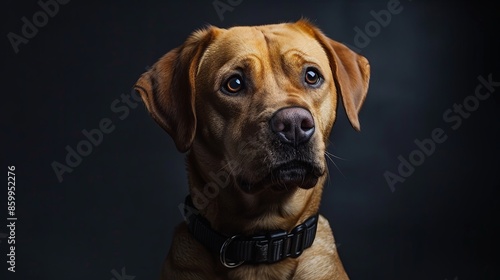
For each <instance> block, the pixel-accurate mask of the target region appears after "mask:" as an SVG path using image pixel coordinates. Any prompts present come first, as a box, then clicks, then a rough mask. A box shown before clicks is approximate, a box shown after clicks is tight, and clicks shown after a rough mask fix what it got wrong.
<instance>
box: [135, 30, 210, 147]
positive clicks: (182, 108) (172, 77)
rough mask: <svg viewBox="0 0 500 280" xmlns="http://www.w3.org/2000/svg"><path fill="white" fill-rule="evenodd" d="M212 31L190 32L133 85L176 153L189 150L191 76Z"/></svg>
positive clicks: (192, 134) (192, 101)
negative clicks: (174, 146)
mask: <svg viewBox="0 0 500 280" xmlns="http://www.w3.org/2000/svg"><path fill="white" fill-rule="evenodd" d="M216 32H217V29H216V28H215V27H209V28H207V29H204V30H200V31H196V32H194V33H193V34H192V35H191V36H190V37H189V38H188V39H187V40H186V42H185V43H184V44H182V45H181V46H180V47H177V48H175V49H173V50H171V51H169V52H168V53H167V54H165V55H164V56H163V57H162V58H160V59H159V60H158V62H156V63H155V64H154V65H153V67H152V68H151V69H149V71H147V72H145V73H144V74H142V76H141V77H140V78H139V80H138V81H137V83H136V84H135V85H134V89H135V90H136V91H137V92H139V94H140V96H141V97H142V100H143V101H144V104H145V105H146V108H147V109H148V111H149V113H150V114H151V116H152V117H153V119H154V120H155V121H156V122H157V123H158V124H159V125H160V126H161V127H162V128H163V129H164V130H166V131H167V133H168V134H169V135H170V136H171V137H172V139H173V140H174V142H175V145H176V147H177V149H178V150H179V151H180V152H186V151H187V150H189V149H190V147H191V144H192V143H193V140H194V137H195V132H196V112H195V75H196V71H197V68H198V63H199V61H200V59H201V57H202V55H203V53H204V51H205V49H206V48H207V47H208V45H209V44H210V42H211V41H212V40H213V38H214V37H215V36H216Z"/></svg>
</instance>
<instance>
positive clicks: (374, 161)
mask: <svg viewBox="0 0 500 280" xmlns="http://www.w3.org/2000/svg"><path fill="white" fill-rule="evenodd" d="M222 2H225V1H222ZM388 2H389V1H273V2H272V3H271V1H243V2H242V3H241V4H239V5H237V6H236V7H234V9H233V10H232V11H227V12H225V13H224V14H223V20H222V19H221V18H220V17H219V16H218V14H217V12H216V10H215V9H214V7H213V5H212V3H213V1H184V2H182V4H181V1H175V4H173V3H174V1H156V2H152V1H150V2H144V1H107V2H106V3H89V2H88V1H78V0H74V1H70V2H69V3H68V4H66V5H59V11H58V13H57V14H56V15H55V16H54V17H51V18H50V19H49V21H48V23H47V24H46V25H45V26H43V27H41V28H39V30H38V33H37V34H36V36H34V37H33V38H32V39H29V42H28V43H27V44H21V45H20V46H19V52H18V53H17V54H16V53H15V52H14V50H13V48H12V46H11V44H10V43H9V40H8V38H7V34H8V33H9V32H14V33H16V34H21V27H22V25H23V22H22V21H21V18H22V17H24V16H26V17H27V18H28V19H30V21H31V19H32V16H33V14H34V13H35V12H37V11H39V10H41V8H40V6H38V4H37V1H35V0H30V1H4V3H3V6H2V9H1V20H2V25H1V27H2V33H1V35H2V37H1V38H2V39H1V40H0V46H1V48H2V49H1V54H2V63H1V66H2V72H1V73H2V80H1V81H2V96H4V98H3V101H2V102H0V104H1V113H2V118H1V122H2V132H1V133H2V137H1V141H2V145H3V149H2V150H1V152H2V154H1V160H2V165H1V168H4V172H6V171H7V166H9V165H15V166H16V216H17V217H18V221H17V223H16V246H17V247H16V271H17V272H16V273H15V275H14V274H12V273H8V274H7V276H8V278H5V277H3V276H0V278H1V279H51V280H58V279H113V278H114V279H116V280H120V279H119V277H118V278H117V277H116V275H115V274H116V273H118V275H120V274H121V272H122V268H124V269H125V272H126V275H130V276H135V279H136V280H143V279H158V276H159V271H160V266H161V263H162V261H163V259H164V257H165V255H166V253H167V250H168V248H169V244H170V239H171V235H172V232H173V228H174V226H175V225H176V224H178V223H179V222H181V220H182V218H181V215H180V212H179V210H178V205H179V203H180V202H182V201H183V199H184V197H185V195H186V194H187V185H186V184H187V183H186V174H185V171H184V163H183V155H181V154H179V153H178V152H177V151H176V149H175V146H174V144H173V142H172V140H171V139H170V138H169V137H168V136H167V134H166V133H164V131H163V130H161V129H160V128H159V127H158V126H157V125H156V124H155V123H154V122H153V121H152V120H151V119H150V117H149V115H148V114H147V112H146V110H145V109H144V106H143V105H142V104H138V106H137V107H136V108H130V112H129V114H128V115H127V116H126V117H124V115H122V114H124V113H123V112H121V113H116V112H114V111H113V110H112V109H111V104H112V103H113V102H114V101H115V100H118V101H117V102H121V101H120V98H121V97H120V96H121V95H129V94H130V89H131V87H132V85H133V84H134V82H135V81H136V80H137V78H138V77H139V75H140V74H141V73H142V72H144V71H145V69H146V68H147V67H148V66H149V65H152V64H153V63H154V62H155V61H156V60H157V59H158V58H159V57H160V56H161V55H162V54H164V53H166V52H167V51H168V50H170V49H172V48H174V47H176V46H178V45H180V44H181V43H182V42H183V40H184V39H185V38H186V37H187V36H188V35H189V34H190V33H191V32H192V31H193V30H195V29H197V28H200V27H203V26H205V25H206V24H213V25H216V26H219V27H230V26H233V25H256V24H266V23H277V22H283V21H295V20H297V19H299V18H300V17H302V16H304V17H307V18H309V19H310V20H311V21H312V22H314V23H316V24H317V25H318V26H319V27H320V28H321V29H322V30H323V31H324V32H325V33H326V34H327V35H328V36H330V37H331V38H333V39H335V40H337V41H340V42H344V43H346V44H349V45H350V46H353V47H356V44H355V41H354V36H355V34H356V33H355V31H354V28H355V27H359V28H361V29H364V28H365V26H366V25H367V24H368V23H369V22H370V21H372V20H373V16H372V15H371V14H370V12H371V11H375V12H378V11H380V10H382V9H386V8H387V3H388ZM400 5H401V7H403V10H402V11H401V12H400V13H399V14H395V15H392V17H391V21H390V23H389V24H388V25H387V26H386V27H381V29H380V32H379V33H378V34H377V35H376V36H374V37H373V38H371V41H370V43H369V44H368V45H367V46H365V47H363V48H359V49H360V51H361V54H362V55H364V56H366V57H367V58H368V60H369V61H370V63H371V70H372V75H371V80H370V90H369V93H368V98H367V100H366V103H365V104H364V107H363V109H362V111H361V114H360V121H361V125H362V131H361V132H360V133H356V132H355V131H354V130H353V129H352V128H351V127H350V126H349V123H348V121H347V118H346V116H345V114H344V113H343V109H342V108H340V107H339V115H338V120H337V123H336V125H335V127H334V130H333V133H332V137H331V141H332V144H331V145H330V146H329V151H330V152H331V153H333V154H335V155H336V156H338V157H341V158H342V159H334V161H335V163H336V165H337V166H338V167H337V168H336V167H335V166H334V165H333V164H332V163H331V162H330V180H329V184H328V185H326V186H325V193H324V197H323V200H322V210H321V211H322V214H323V215H324V216H326V217H327V218H328V219H329V220H330V223H331V225H332V227H333V230H334V235H335V237H336V240H337V242H338V243H339V251H340V255H341V258H342V260H343V263H344V266H345V268H346V270H347V272H348V274H349V275H350V277H351V279H440V280H443V279H460V280H462V279H498V278H499V277H500V276H499V275H500V273H499V272H497V271H496V270H497V268H498V261H499V258H498V257H497V254H498V251H497V249H498V245H497V244H498V242H499V231H498V230H497V227H498V224H499V215H498V196H497V189H498V188H499V187H500V184H499V175H498V174H499V164H498V158H499V156H500V152H499V148H498V144H499V143H500V138H499V136H498V135H499V134H498V132H499V128H500V126H499V122H498V115H497V110H498V105H499V102H500V99H499V97H498V91H500V87H497V88H496V89H497V91H495V92H494V93H492V94H491V96H490V97H489V98H488V99H487V100H484V101H480V104H479V107H478V109H477V110H475V111H473V112H471V114H470V117H469V118H467V119H463V122H462V124H461V126H460V127H459V128H458V129H456V130H453V129H452V128H451V125H452V124H453V123H449V122H446V121H445V120H444V119H443V113H444V112H446V111H447V110H448V109H452V108H453V104H455V103H457V104H462V103H463V100H464V98H466V97H467V96H470V95H473V94H474V91H475V88H476V86H477V85H478V84H479V81H478V79H477V78H478V76H483V77H485V78H487V77H488V75H489V74H492V75H493V76H492V77H493V80H495V81H500V74H499V73H498V70H499V69H500V67H499V63H498V62H499V55H498V51H497V48H498V47H499V44H498V42H499V39H498V37H499V35H500V32H499V28H498V27H496V26H495V24H497V21H498V15H499V14H500V13H499V10H498V8H494V4H487V3H480V2H475V4H468V3H466V2H457V1H449V2H444V1H440V2H436V1H407V0H401V4H400ZM483 90H484V89H483ZM119 104H121V105H123V103H119ZM120 117H124V118H123V120H122V119H120ZM103 118H109V119H111V121H112V123H113V125H114V127H115V129H114V131H112V132H111V133H109V134H105V135H104V137H103V140H102V143H100V144H99V145H98V146H96V147H93V150H92V152H91V153H90V154H89V155H88V156H86V157H83V159H82V161H81V163H80V164H79V165H78V166H76V167H75V168H74V170H73V171H72V172H71V173H65V174H64V175H63V181H62V182H59V181H58V179H57V177H56V175H55V173H54V171H53V169H52V167H51V164H52V163H53V162H54V161H57V162H60V163H63V164H64V163H65V157H66V154H67V151H66V150H65V147H66V146H68V145H69V146H70V147H72V148H73V149H75V148H76V146H77V144H78V143H79V142H80V141H82V140H85V139H86V138H85V136H84V135H83V134H82V130H83V129H86V130H92V129H96V128H98V127H99V122H100V121H101V120H102V119H103ZM435 128H441V129H443V130H444V131H445V133H446V135H447V137H448V138H447V140H446V141H445V142H444V143H441V144H436V149H435V152H434V153H432V154H431V155H430V156H428V157H426V158H425V161H424V163H423V164H422V165H420V166H418V167H416V168H415V171H414V172H413V174H412V175H411V176H409V177H408V178H406V180H405V181H404V182H403V183H397V184H396V185H395V191H394V192H393V191H391V189H390V188H389V185H388V183H387V182H386V180H385V178H384V172H386V171H390V172H393V173H397V168H398V165H399V163H400V161H399V159H398V156H399V155H401V156H403V157H404V158H406V159H408V155H409V154H410V153H411V152H412V151H413V150H415V149H417V147H416V145H415V143H414V140H415V139H420V140H422V139H424V138H429V137H431V132H432V130H433V129H435ZM4 174H5V173H4ZM0 193H1V195H0V202H1V204H0V205H1V207H2V210H1V211H0V212H1V213H2V215H1V217H2V222H1V224H2V226H0V241H1V243H0V253H1V257H0V260H1V264H0V268H1V271H2V272H1V274H0V275H3V274H4V272H6V271H7V264H6V262H5V257H6V254H7V253H8V252H7V242H6V241H7V239H6V238H5V233H7V229H6V227H5V225H6V224H7V222H6V220H5V218H3V217H4V216H5V215H6V214H7V210H6V208H7V206H6V199H7V187H6V184H5V187H4V188H3V189H2V190H1V192H0ZM4 223H5V225H3V224H4ZM113 272H115V273H113ZM14 276H16V277H14ZM124 279H125V278H124ZM129 280H131V278H130V279H129Z"/></svg>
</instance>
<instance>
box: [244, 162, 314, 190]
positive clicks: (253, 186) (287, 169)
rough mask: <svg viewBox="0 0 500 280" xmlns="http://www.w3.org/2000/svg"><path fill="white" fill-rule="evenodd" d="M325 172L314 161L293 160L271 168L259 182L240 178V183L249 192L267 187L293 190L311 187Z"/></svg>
mask: <svg viewBox="0 0 500 280" xmlns="http://www.w3.org/2000/svg"><path fill="white" fill-rule="evenodd" d="M323 174H324V171H321V170H320V168H319V167H317V166H315V165H313V164H312V163H309V162H305V161H299V160H293V161H290V162H286V163H282V164H279V165H277V166H276V167H274V168H271V171H270V173H269V174H268V175H267V176H266V177H264V178H263V179H262V180H260V181H258V182H250V181H248V180H245V179H243V178H241V177H240V178H238V179H237V181H238V185H239V186H240V188H241V189H242V190H243V191H244V192H245V193H248V194H255V193H257V192H260V191H262V190H265V189H271V190H272V191H275V192H286V191H292V190H295V189H297V188H302V189H310V188H312V187H314V186H315V185H316V184H317V183H318V179H319V177H321V176H322V175H323Z"/></svg>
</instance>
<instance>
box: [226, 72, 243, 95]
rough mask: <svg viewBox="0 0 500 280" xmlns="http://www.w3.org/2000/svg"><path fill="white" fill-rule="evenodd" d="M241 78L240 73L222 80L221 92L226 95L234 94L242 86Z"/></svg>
mask: <svg viewBox="0 0 500 280" xmlns="http://www.w3.org/2000/svg"><path fill="white" fill-rule="evenodd" d="M244 86H245V85H244V83H243V78H242V77H241V76H240V75H234V76H231V77H230V78H229V79H227V80H226V82H224V85H223V86H222V92H224V93H225V94H227V95H235V94H236V93H238V92H239V91H241V90H242V89H243V88H244Z"/></svg>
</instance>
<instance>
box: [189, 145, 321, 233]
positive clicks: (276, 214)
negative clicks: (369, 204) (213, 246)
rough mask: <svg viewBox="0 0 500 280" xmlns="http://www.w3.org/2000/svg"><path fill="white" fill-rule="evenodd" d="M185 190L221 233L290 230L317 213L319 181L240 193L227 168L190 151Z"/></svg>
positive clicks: (202, 213)
mask: <svg viewBox="0 0 500 280" xmlns="http://www.w3.org/2000/svg"><path fill="white" fill-rule="evenodd" d="M186 165H187V171H188V179H189V191H190V194H191V197H192V199H193V203H194V205H195V207H196V208H197V209H198V210H199V212H200V214H201V215H202V216H203V217H204V218H205V219H207V220H208V221H209V222H210V225H211V226H212V228H213V229H214V230H217V231H219V232H221V233H224V234H228V235H232V234H255V233H257V232H261V231H270V230H277V229H282V230H291V229H293V228H294V227H295V226H296V225H298V224H300V223H302V222H304V221H305V220H306V219H308V218H309V217H311V216H312V215H315V214H316V213H318V210H319V202H320V199H321V194H322V188H323V183H324V180H325V177H326V176H323V177H321V178H320V180H318V184H317V185H316V186H315V187H313V188H311V189H308V190H304V189H300V188H297V189H295V190H292V191H288V192H281V193H277V192H274V191H272V190H271V189H267V190H264V191H262V192H260V193H258V194H246V193H244V192H243V191H242V190H241V189H240V188H239V187H238V186H237V185H236V184H235V183H234V181H233V178H232V176H231V174H230V173H229V172H228V171H227V169H224V168H221V167H219V166H214V165H210V164H207V163H205V164H203V160H202V159H200V158H199V157H197V156H196V154H195V153H193V152H190V153H189V154H188V155H187V158H186Z"/></svg>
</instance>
